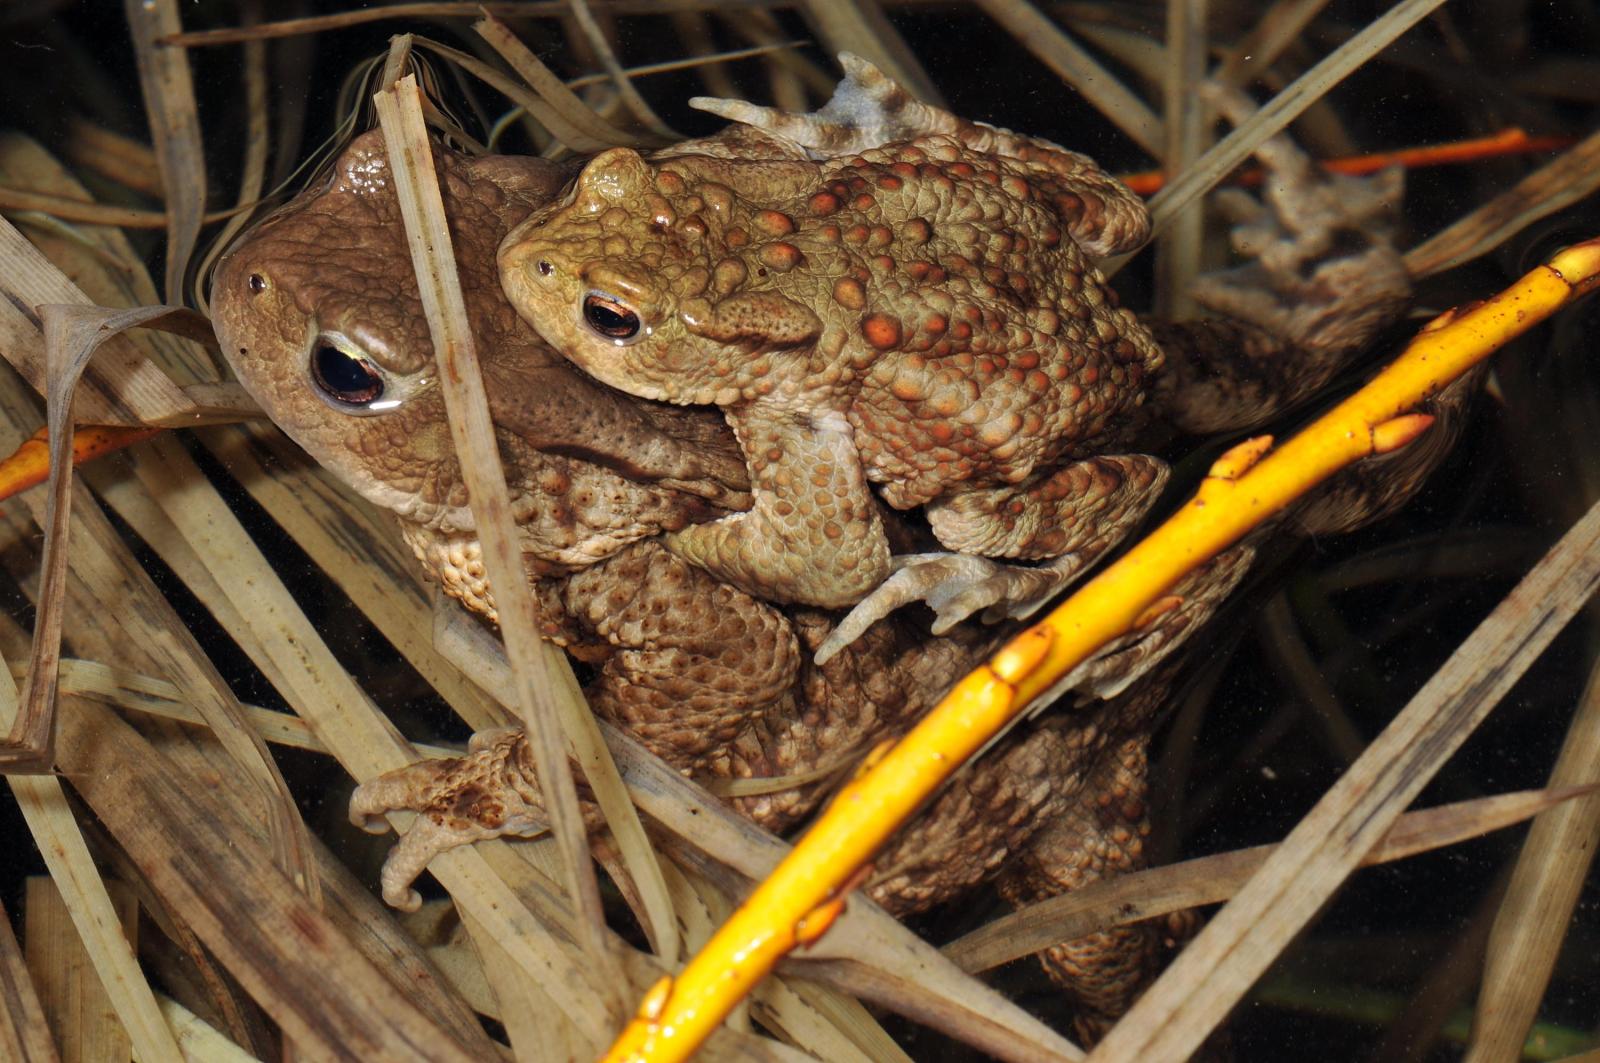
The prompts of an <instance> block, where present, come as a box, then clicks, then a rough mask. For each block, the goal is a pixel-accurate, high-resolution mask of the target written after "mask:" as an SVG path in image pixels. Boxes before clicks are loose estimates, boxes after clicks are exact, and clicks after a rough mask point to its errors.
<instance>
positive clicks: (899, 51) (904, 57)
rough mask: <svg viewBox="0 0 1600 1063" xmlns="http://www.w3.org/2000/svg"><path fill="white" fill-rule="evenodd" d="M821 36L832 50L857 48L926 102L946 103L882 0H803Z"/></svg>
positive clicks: (855, 49)
mask: <svg viewBox="0 0 1600 1063" xmlns="http://www.w3.org/2000/svg"><path fill="white" fill-rule="evenodd" d="M799 6H800V7H801V9H802V10H804V11H805V13H806V17H807V19H809V20H810V22H811V24H812V25H813V26H814V27H816V31H817V37H818V38H820V39H821V40H822V42H823V43H824V44H825V45H827V48H828V51H829V53H831V54H834V55H837V54H838V53H839V52H855V53H856V54H857V55H860V56H861V57H862V58H864V59H866V60H868V61H870V62H871V63H872V64H873V65H874V66H876V67H877V68H878V69H879V70H882V71H883V72H884V73H885V74H888V75H889V76H890V77H892V78H894V80H896V81H898V82H899V83H900V84H901V85H903V86H905V88H906V90H907V91H909V92H910V93H911V95H913V96H915V97H916V98H917V99H919V100H921V101H923V102H924V103H931V104H934V105H935V106H938V107H943V106H944V105H945V100H944V96H943V95H942V94H941V93H940V92H939V87H938V86H937V85H935V84H934V83H933V79H932V78H931V77H929V76H928V72H927V71H926V70H924V69H923V67H922V63H921V62H920V61H919V60H918V59H917V53H916V51H915V49H913V48H912V47H911V46H910V45H908V44H906V42H905V38H903V37H901V36H900V34H899V32H898V31H897V30H896V29H895V28H894V25H893V23H891V22H890V21H889V20H888V19H887V18H885V17H884V14H883V8H882V7H880V6H879V4H878V0H801V2H800V5H799Z"/></svg>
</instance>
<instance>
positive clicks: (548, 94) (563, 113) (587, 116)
mask: <svg viewBox="0 0 1600 1063" xmlns="http://www.w3.org/2000/svg"><path fill="white" fill-rule="evenodd" d="M483 24H484V26H485V29H484V30H480V31H479V32H480V33H483V35H484V37H485V39H487V40H488V41H489V43H490V44H491V45H493V46H494V47H495V49H496V50H497V51H499V52H500V55H501V57H502V58H504V59H505V60H506V62H507V63H509V64H510V65H511V66H512V68H513V69H515V70H516V72H517V73H518V74H519V75H520V76H521V77H522V78H524V79H525V80H527V81H528V84H529V85H531V86H533V88H531V89H530V88H527V87H525V86H523V85H520V84H518V83H517V82H516V81H515V80H514V79H512V78H509V77H507V76H506V75H504V74H502V73H501V72H500V71H498V70H496V69H495V68H494V67H492V66H490V65H489V64H488V63H485V62H484V61H483V60H481V59H478V58H476V57H474V56H471V55H468V54H467V53H466V52H463V51H461V50H459V49H456V48H451V47H450V46H449V45H446V44H440V43H439V42H438V41H433V40H429V39H428V38H427V37H417V38H415V41H416V44H417V45H419V46H420V47H423V48H426V49H427V50H428V51H430V52H433V53H435V54H437V55H442V56H444V57H445V58H446V59H449V60H450V61H451V62H453V63H458V64H460V66H461V69H463V70H465V71H466V72H467V73H469V74H471V75H472V76H473V77H475V78H477V79H478V80H479V81H482V82H483V83H484V84H485V85H488V86H489V87H491V88H493V89H494V90H495V91H496V92H499V93H501V94H502V95H504V96H505V97H506V98H507V99H509V100H512V101H514V102H515V103H516V104H517V105H518V106H519V107H521V108H523V109H524V110H525V111H527V112H528V114H530V115H532V116H533V118H534V120H535V121H536V122H538V123H539V124H540V125H541V126H543V127H544V128H545V129H546V130H548V131H549V132H550V134H551V135H552V136H554V137H555V138H556V139H557V140H559V141H561V143H563V144H565V145H566V146H567V147H568V148H570V149H571V150H573V151H600V150H602V149H604V148H610V147H616V146H617V145H619V144H621V145H636V146H644V145H646V144H648V143H649V141H648V140H646V139H643V138H640V137H638V136H636V135H635V134H633V133H629V132H627V131H626V130H623V129H618V128H617V127H616V126H613V125H612V124H611V123H610V122H607V121H606V120H605V119H604V118H602V117H600V115H598V114H596V113H595V112H594V110H593V109H592V108H590V107H589V105H588V104H586V103H584V102H583V101H582V100H580V99H578V98H577V97H576V96H574V95H573V94H572V92H571V90H570V89H568V88H567V87H566V85H565V84H563V83H562V81H561V79H560V78H558V77H556V76H555V75H554V74H553V73H551V72H550V70H549V68H548V67H546V66H545V65H544V64H543V63H542V62H540V61H539V57H538V56H536V55H534V54H533V53H532V52H530V51H528V50H527V48H526V47H523V46H522V43H521V42H520V41H518V40H517V39H516V37H514V36H513V35H511V34H510V33H509V32H505V33H496V32H495V30H494V29H493V28H492V27H493V26H494V25H498V23H493V24H491V23H488V21H487V20H484V22H483Z"/></svg>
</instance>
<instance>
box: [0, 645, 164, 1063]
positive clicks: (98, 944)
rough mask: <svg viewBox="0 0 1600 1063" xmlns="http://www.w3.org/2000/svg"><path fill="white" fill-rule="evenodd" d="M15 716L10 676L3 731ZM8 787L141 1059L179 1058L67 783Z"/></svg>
mask: <svg viewBox="0 0 1600 1063" xmlns="http://www.w3.org/2000/svg"><path fill="white" fill-rule="evenodd" d="M16 712H17V687H16V684H15V683H14V682H13V681H12V679H11V674H10V673H9V672H5V673H0V726H9V725H10V723H11V721H12V719H13V718H14V717H15V715H16ZM6 781H7V782H8V783H10V784H11V792H12V794H13V795H14V796H15V797H16V799H17V805H18V806H19V807H20V808H21V809H22V815H23V819H24V820H26V822H27V824H28V830H29V831H30V832H31V833H32V834H33V840H34V842H35V844H36V845H37V847H38V850H39V853H40V854H41V855H42V856H43V857H44V862H45V867H47V868H48V869H49V870H50V877H51V879H52V880H54V882H55V886H56V889H57V890H58V891H59V896H60V900H61V903H62V905H64V906H65V908H66V910H67V912H68V914H69V915H70V916H71V918H72V925H73V926H74V927H75V928H76V929H77V934H78V938H79V940H80V942H81V944H82V948H83V950H84V952H85V953H86V954H87V956H88V959H89V963H90V964H91V965H92V966H93V968H94V972H95V974H96V975H97V976H98V977H99V979H100V985H101V986H102V987H103V988H104V990H105V994H106V998H107V999H108V1000H109V1001H110V1004H111V1008H112V1010H113V1011H114V1012H115V1013H116V1018H117V1021H118V1022H120V1023H121V1025H122V1029H123V1030H124V1031H126V1036H127V1039H128V1041H129V1042H130V1043H131V1044H132V1046H133V1050H134V1051H135V1052H136V1053H138V1055H139V1058H141V1059H172V1058H175V1057H176V1056H177V1055H178V1046H177V1043H176V1042H175V1041H174V1040H173V1037H172V1031H171V1030H169V1029H168V1028H167V1024H166V1021H165V1020H164V1019H162V1017H161V1011H160V1009H159V1008H158V1007H157V1005H156V999H155V994H154V993H152V992H151V990H150V984H149V983H148V982H146V981H145V978H144V972H143V971H141V970H140V969H139V961H138V958H137V957H135V956H134V954H133V949H132V947H131V946H130V945H129V944H128V938H127V936H126V935H125V934H124V933H123V929H122V920H121V919H120V918H119V917H118V915H117V911H116V908H115V907H114V906H113V905H112V903H111V897H110V895H109V894H108V893H107V892H106V885H105V883H104V882H103V881H101V879H100V872H99V870H98V869H97V868H96V867H95V864H94V858H93V857H91V856H90V855H89V846H88V844H87V843H85V842H84V840H83V834H82V832H81V831H79V829H78V821H77V820H76V819H75V818H74V817H73V814H72V808H71V807H70V806H69V805H68V804H67V795H66V792H65V791H64V790H63V789H62V787H61V783H60V781H59V780H57V779H56V778H54V777H53V776H49V775H8V776H6Z"/></svg>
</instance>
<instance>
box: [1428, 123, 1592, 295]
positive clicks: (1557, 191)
mask: <svg viewBox="0 0 1600 1063" xmlns="http://www.w3.org/2000/svg"><path fill="white" fill-rule="evenodd" d="M1597 188H1600V133H1592V134H1590V135H1589V136H1587V137H1585V138H1584V139H1583V140H1581V141H1579V142H1578V143H1576V144H1574V145H1573V146H1572V147H1570V148H1568V149H1567V150H1566V151H1564V152H1562V153H1561V155H1559V156H1557V157H1556V158H1555V159H1553V160H1551V161H1550V162H1548V163H1546V164H1545V165H1544V166H1542V167H1540V168H1539V169H1538V170H1535V171H1534V172H1533V173H1531V174H1529V175H1528V176H1526V177H1524V178H1523V179H1522V180H1520V181H1518V182H1517V183H1516V184H1515V185H1513V186H1512V187H1510V188H1508V189H1506V190H1505V191H1504V192H1502V193H1500V194H1499V195H1498V196H1495V197H1494V198H1493V199H1491V200H1489V202H1487V203H1485V204H1483V205H1482V206H1480V207H1478V208H1476V209H1475V210H1473V211H1471V212H1470V213H1468V214H1467V215H1465V216H1464V217H1462V218H1460V219H1458V220H1457V221H1455V222H1454V223H1452V224H1451V225H1450V226H1449V227H1448V228H1446V229H1445V230H1444V231H1442V232H1439V233H1435V234H1434V235H1433V236H1430V237H1429V238H1428V239H1426V240H1424V241H1423V242H1422V243H1420V244H1418V245H1417V246H1416V247H1413V248H1412V249H1411V250H1410V251H1407V252H1406V269H1408V270H1410V271H1411V275H1412V276H1413V277H1427V276H1431V275H1432V274H1435V273H1442V272H1444V271H1445V270H1447V269H1454V268H1455V267H1456V266H1459V265H1461V264H1462V263H1464V262H1470V261H1472V260H1473V259H1475V258H1477V257H1479V256H1480V255H1485V254H1488V253H1489V252H1490V251H1493V250H1494V249H1495V248H1497V247H1499V246H1500V245H1501V244H1502V243H1504V242H1505V241H1507V240H1509V239H1510V238H1511V237H1513V236H1515V235H1516V234H1517V233H1519V232H1521V231H1522V230H1523V229H1525V228H1527V227H1528V226H1529V225H1532V224H1533V223H1534V222H1536V221H1538V220H1539V219H1540V218H1545V217H1548V216H1549V215H1551V214H1554V213H1555V212H1556V211H1558V210H1562V209H1564V208H1566V207H1568V206H1571V205H1572V204H1573V203H1576V202H1578V201H1580V200H1583V199H1587V198H1588V197H1589V196H1591V195H1593V194H1594V192H1595V189H1597Z"/></svg>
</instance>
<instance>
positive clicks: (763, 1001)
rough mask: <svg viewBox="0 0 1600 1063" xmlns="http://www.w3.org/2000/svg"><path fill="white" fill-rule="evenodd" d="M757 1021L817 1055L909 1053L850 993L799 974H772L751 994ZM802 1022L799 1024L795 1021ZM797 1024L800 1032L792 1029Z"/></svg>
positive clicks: (905, 1062) (894, 1059)
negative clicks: (790, 975) (778, 976)
mask: <svg viewBox="0 0 1600 1063" xmlns="http://www.w3.org/2000/svg"><path fill="white" fill-rule="evenodd" d="M751 999H752V1001H753V1004H754V1007H753V1009H752V1010H753V1011H754V1013H755V1015H756V1016H757V1017H758V1018H759V1019H760V1020H761V1024H762V1025H763V1026H766V1027H768V1028H769V1029H775V1030H783V1031H785V1032H786V1033H787V1034H788V1036H789V1037H790V1039H791V1040H793V1041H794V1042H795V1043H796V1044H800V1045H804V1046H805V1047H806V1048H807V1049H809V1050H810V1051H811V1052H812V1054H813V1055H816V1056H817V1057H818V1058H819V1059H826V1060H830V1061H831V1060H836V1059H837V1060H844V1059H866V1060H888V1061H890V1063H911V1057H910V1056H908V1055H906V1052H905V1049H903V1048H901V1047H900V1046H899V1044H897V1043H896V1042H895V1040H894V1038H892V1037H890V1036H889V1035H888V1034H887V1033H885V1032H884V1029H883V1027H882V1026H879V1025H878V1022H877V1020H876V1019H874V1018H873V1017H872V1014H871V1013H870V1012H868V1011H867V1009H866V1007H865V1006H863V1005H862V1004H861V1003H860V1002H859V1001H857V1000H856V999H855V998H854V997H851V996H848V995H846V994H844V993H841V992H839V991H838V990H837V989H834V988H833V987H831V986H828V985H824V984H823V983H821V982H812V981H808V980H806V979H804V978H773V979H770V980H768V981H767V982H765V983H763V984H762V986H760V987H758V988H757V989H756V991H755V993H754V994H753V995H752V997H751ZM801 1024H803V1025H801ZM797 1026H799V1029H801V1030H803V1031H804V1032H803V1033H799V1032H795V1031H796V1029H797Z"/></svg>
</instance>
